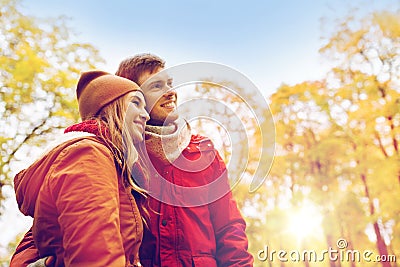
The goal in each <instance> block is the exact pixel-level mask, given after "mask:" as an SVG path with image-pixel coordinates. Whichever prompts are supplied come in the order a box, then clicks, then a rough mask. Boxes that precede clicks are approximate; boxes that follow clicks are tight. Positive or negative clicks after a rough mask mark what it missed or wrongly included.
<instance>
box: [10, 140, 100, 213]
mask: <svg viewBox="0 0 400 267" xmlns="http://www.w3.org/2000/svg"><path fill="white" fill-rule="evenodd" d="M89 136H94V135H93V134H89V133H85V132H71V133H66V134H63V135H62V136H61V138H59V139H57V140H55V141H54V142H52V143H51V144H50V145H49V146H48V147H47V148H45V149H44V152H43V153H42V154H41V155H40V156H39V158H38V159H37V160H36V161H35V162H34V163H33V164H32V165H30V166H29V167H28V168H26V169H24V170H22V171H20V172H19V173H18V174H17V175H16V176H15V177H14V190H15V196H16V199H17V203H18V207H19V209H20V210H21V212H22V213H23V214H24V215H29V216H31V217H33V215H34V213H35V203H36V199H37V197H38V194H39V191H40V188H41V186H42V184H43V181H44V179H45V178H46V175H47V173H48V172H49V169H50V168H51V166H52V163H53V162H54V160H55V159H56V158H57V156H58V154H59V153H60V152H61V151H62V150H63V148H65V147H67V146H69V145H70V144H72V143H74V142H76V141H77V140H80V139H82V138H85V137H89Z"/></svg>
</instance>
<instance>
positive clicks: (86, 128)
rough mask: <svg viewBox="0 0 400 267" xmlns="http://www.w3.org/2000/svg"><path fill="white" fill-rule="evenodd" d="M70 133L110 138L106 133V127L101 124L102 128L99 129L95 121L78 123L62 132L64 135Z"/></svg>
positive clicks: (107, 132)
mask: <svg viewBox="0 0 400 267" xmlns="http://www.w3.org/2000/svg"><path fill="white" fill-rule="evenodd" d="M70 132H86V133H91V134H94V135H96V136H101V135H102V136H105V137H110V133H109V131H108V128H107V126H105V125H104V124H102V126H101V127H100V128H99V123H98V122H97V121H96V120H87V121H82V122H80V123H77V124H74V125H71V126H69V127H68V128H67V129H65V131H64V133H70ZM100 132H101V135H100Z"/></svg>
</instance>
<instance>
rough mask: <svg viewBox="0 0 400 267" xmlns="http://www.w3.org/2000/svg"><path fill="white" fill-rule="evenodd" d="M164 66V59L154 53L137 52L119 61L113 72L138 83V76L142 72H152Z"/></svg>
mask: <svg viewBox="0 0 400 267" xmlns="http://www.w3.org/2000/svg"><path fill="white" fill-rule="evenodd" d="M164 66H165V61H164V60H163V59H161V58H160V57H158V56H156V55H153V54H149V53H146V54H138V55H135V56H133V57H129V58H126V59H124V60H123V61H121V63H120V64H119V67H118V70H117V72H116V73H115V74H116V75H118V76H120V77H124V78H127V79H129V80H131V81H133V82H135V83H137V84H139V77H140V76H141V75H142V74H143V73H145V72H149V73H154V71H156V70H157V69H158V68H164ZM139 85H140V84H139Z"/></svg>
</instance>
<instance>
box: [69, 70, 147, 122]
mask: <svg viewBox="0 0 400 267" xmlns="http://www.w3.org/2000/svg"><path fill="white" fill-rule="evenodd" d="M132 91H141V89H140V87H139V86H138V85H137V84H136V83H134V82H132V81H130V80H128V79H125V78H122V77H119V76H116V75H113V74H110V73H108V72H104V71H100V70H92V71H87V72H83V73H82V74H81V77H80V78H79V81H78V85H77V87H76V95H77V98H78V104H79V113H80V115H81V118H82V120H87V119H90V118H91V117H93V116H95V115H96V114H97V113H98V112H99V111H100V110H101V109H102V108H103V107H104V106H106V105H107V104H109V103H110V102H112V101H114V100H115V99H117V98H118V97H120V96H123V95H125V94H127V93H129V92H132Z"/></svg>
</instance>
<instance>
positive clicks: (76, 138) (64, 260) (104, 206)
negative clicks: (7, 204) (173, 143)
mask: <svg viewBox="0 0 400 267" xmlns="http://www.w3.org/2000/svg"><path fill="white" fill-rule="evenodd" d="M77 97H78V103H79V112H80V115H81V118H82V122H81V123H78V124H76V125H72V126H70V127H69V128H67V129H66V131H65V134H64V140H63V141H62V142H61V143H59V144H58V145H56V146H54V147H53V148H52V149H51V150H50V151H49V152H47V153H46V154H45V155H44V156H42V157H41V158H40V159H38V160H37V161H36V162H35V163H33V164H32V165H31V166H30V167H28V168H27V169H25V170H23V171H21V172H20V173H19V174H18V175H17V176H16V177H15V180H14V183H15V191H16V197H17V202H18V205H19V208H20V210H21V211H22V213H24V214H25V215H29V216H32V217H33V218H34V219H33V226H32V229H31V231H30V232H28V233H27V236H28V238H26V237H27V236H26V237H25V238H24V241H23V242H22V243H20V244H19V246H18V248H17V250H16V252H15V253H14V255H13V258H12V260H11V263H10V266H11V267H12V266H27V265H28V264H29V263H30V262H33V261H35V260H37V259H39V258H44V257H47V256H55V257H54V258H53V257H52V259H55V260H54V261H55V262H53V263H52V264H54V266H56V267H59V266H85V267H91V266H115V267H123V266H129V267H133V266H141V265H140V262H139V256H138V255H139V246H140V243H141V240H142V235H143V223H142V219H141V218H142V217H141V216H140V213H139V209H140V208H141V207H140V203H141V202H140V201H141V200H142V197H143V196H144V194H145V192H144V191H143V190H142V189H141V188H139V187H138V186H137V185H136V183H135V182H134V181H133V180H132V177H134V178H136V179H145V178H144V177H145V175H144V174H143V172H142V171H141V170H144V168H143V162H142V156H141V144H142V141H143V132H144V127H145V124H146V122H147V120H149V115H148V113H147V112H146V110H145V101H144V98H143V93H142V91H141V90H140V88H139V86H138V85H136V84H135V83H134V82H131V81H129V80H127V79H124V78H121V77H118V76H115V75H112V74H109V73H106V72H102V71H97V70H96V71H89V72H85V73H83V74H82V75H81V77H80V79H79V82H78V85H77ZM29 235H31V238H29ZM24 242H26V243H24ZM32 242H34V245H35V247H36V248H37V250H36V251H35V253H38V255H36V256H35V257H32V256H33V255H32V254H29V253H31V252H32V251H30V250H29V249H26V248H27V247H29V246H30V243H32ZM37 251H38V252H37ZM26 260H29V261H28V262H26Z"/></svg>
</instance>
